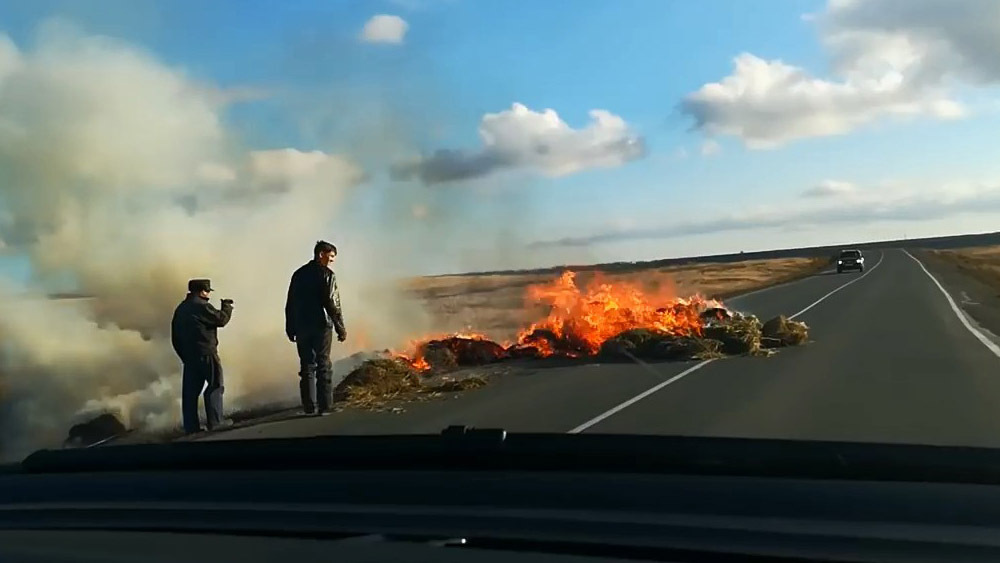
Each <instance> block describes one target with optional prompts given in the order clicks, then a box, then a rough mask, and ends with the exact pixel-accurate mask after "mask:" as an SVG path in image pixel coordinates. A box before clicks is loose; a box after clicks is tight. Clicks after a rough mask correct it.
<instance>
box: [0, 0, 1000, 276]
mask: <svg viewBox="0 0 1000 563" xmlns="http://www.w3.org/2000/svg"><path fill="white" fill-rule="evenodd" d="M53 22H57V23H59V24H60V25H65V26H72V27H73V28H74V29H76V30H79V33H83V34H86V35H88V36H97V37H109V38H113V39H114V40H115V41H117V42H120V43H121V44H123V45H128V46H129V48H132V49H136V50H139V51H141V52H144V53H146V54H147V55H148V56H149V57H150V58H152V59H154V60H155V61H157V63H158V64H162V65H164V66H165V67H168V68H171V69H176V70H177V71H178V72H181V73H183V74H184V75H185V76H186V77H188V78H189V79H190V80H191V81H192V83H196V84H199V85H203V86H204V88H205V89H206V91H210V92H213V93H214V95H217V97H218V100H219V104H220V105H223V106H224V111H223V112H222V114H221V115H222V120H223V122H224V126H225V128H226V131H227V139H228V140H227V142H228V143H230V144H231V145H233V146H238V147H240V149H243V150H247V151H265V150H278V149H285V148H289V147H292V148H294V149H295V150H296V151H302V152H309V151H324V154H332V153H338V154H345V155H348V156H349V157H350V158H351V159H352V160H353V161H354V162H356V163H357V164H358V165H359V166H360V167H361V168H362V169H363V170H364V174H365V176H364V180H363V182H362V184H363V185H362V186H361V187H362V188H363V189H359V190H357V192H355V193H352V195H351V196H350V197H347V198H346V200H344V201H342V202H340V203H339V205H340V206H342V207H341V208H340V209H339V213H338V214H337V216H336V217H335V218H334V217H333V215H331V218H330V220H329V221H328V222H327V223H326V224H316V225H315V232H316V233H317V235H316V237H315V238H333V239H335V240H337V242H338V244H339V245H341V247H342V248H344V249H350V248H351V245H352V244H356V243H358V242H359V241H361V240H364V239H366V238H368V237H370V236H371V229H372V228H377V229H378V230H379V231H380V232H386V233H393V232H397V231H398V232H399V233H400V234H399V235H397V239H395V242H394V244H399V245H407V244H412V245H413V249H412V251H413V253H414V254H418V255H420V256H421V257H422V258H421V259H420V260H417V261H414V262H407V264H406V267H405V268H403V267H402V266H400V268H401V271H400V272H399V273H407V274H416V273H442V272H450V271H460V270H478V269H494V268H508V267H533V266H546V265H554V264H567V263H569V264H573V263H583V262H604V261H618V260H642V259H654V258H663V257H678V256H691V255H703V254H714V253H725V252H738V251H751V250H762V249H769V248H787V247H795V246H803V245H814V244H838V243H849V242H858V241H863V240H878V239H887V238H898V237H902V236H908V237H911V238H912V237H918V236H936V235H947V234H959V233H967V232H983V231H994V230H997V225H998V224H1000V223H998V220H1000V159H998V158H997V157H998V156H1000V154H998V153H1000V151H998V148H997V144H996V139H997V136H996V134H995V131H998V130H1000V98H998V92H1000V90H998V88H997V86H998V82H1000V62H998V61H1000V3H992V2H982V1H979V0H868V1H861V0H830V1H829V2H826V1H821V0H797V1H792V0H786V1H778V0H776V1H771V2H744V1H742V0H728V1H723V0H706V1H703V2H687V1H668V0H619V1H615V2H610V1H596V0H550V1H547V2H527V1H520V0H518V1H516V2H512V1H510V0H371V1H360V0H358V1H348V0H344V1H325V0H324V1H321V0H299V1H291V0H290V1H287V2H280V3H279V2H266V1H263V0H214V1H213V2H201V1H194V0H171V1H166V0H163V1H159V2H155V1H148V0H95V1H87V2H84V1H82V0H79V1H68V0H62V1H56V0H31V1H8V2H4V3H2V4H0V34H3V36H4V37H5V38H7V39H8V40H9V42H11V43H12V44H13V45H15V46H16V48H17V49H18V50H19V51H20V52H22V53H31V52H32V51H33V50H35V49H41V48H42V47H41V46H43V45H44V44H45V41H46V39H45V38H46V37H47V36H46V34H45V30H46V29H48V28H49V27H51V26H52V25H54V23H53ZM2 52H3V51H2V50H0V55H2ZM3 64H4V63H3V58H2V56H0V71H2V69H3ZM0 74H2V73H0ZM3 106H4V92H3V87H2V82H0V116H2V115H3ZM2 127H3V122H2V120H0V128H2ZM234 150H235V149H234ZM212 170H219V169H218V168H213V169H212ZM216 177H217V178H219V179H220V181H231V178H233V177H235V175H234V174H233V173H231V172H230V171H228V170H226V169H221V172H218V173H217V174H216ZM7 181H16V178H14V179H11V178H8V179H7ZM7 203H9V202H7ZM4 205H5V202H4V200H3V199H2V198H0V213H3V212H4V208H3V206H4ZM11 209H16V208H15V207H9V208H8V209H7V223H8V225H10V224H13V223H12V221H13V220H12V219H11V217H10V215H11V214H12V213H13V212H12V211H10V210H11ZM0 217H2V215H0ZM15 219H16V218H15ZM13 222H16V221H13ZM2 227H3V223H2V222H0V242H2V246H3V254H2V258H0V271H2V272H3V273H4V274H5V275H7V276H8V277H11V278H13V279H15V280H20V279H24V278H26V277H28V276H30V275H31V271H32V259H31V257H30V256H29V255H28V253H27V252H25V251H23V249H22V247H21V246H20V245H19V243H18V241H17V237H16V236H14V235H12V234H11V233H10V232H8V233H6V234H5V233H4V230H3V228H2ZM414 229H416V230H417V231H419V232H417V233H416V234H414ZM10 230H11V229H10V228H8V231H10ZM348 251H349V250H348ZM414 264H416V265H414Z"/></svg>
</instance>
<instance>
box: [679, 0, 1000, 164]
mask: <svg viewBox="0 0 1000 563" xmlns="http://www.w3.org/2000/svg"><path fill="white" fill-rule="evenodd" d="M815 24H816V26H817V29H819V30H820V33H821V39H822V41H823V43H824V45H825V46H826V48H827V49H828V51H829V53H830V56H831V59H832V63H833V64H832V68H833V71H834V77H833V78H819V77H816V76H814V75H812V74H810V73H809V72H807V71H806V70H804V69H802V68H801V67H797V66H794V65H791V64H788V63H785V62H783V61H780V60H764V59H761V58H759V57H756V56H754V55H752V54H747V53H744V54H742V55H739V56H738V57H736V59H735V61H734V70H733V73H732V74H731V75H730V76H728V77H726V78H723V79H722V80H720V81H719V82H713V83H709V84H705V85H704V86H702V87H701V88H699V89H698V90H697V91H695V92H693V93H692V94H690V95H688V96H687V97H686V98H685V99H684V101H683V102H682V105H681V107H682V110H683V111H684V112H686V113H687V114H688V115H690V116H691V117H692V118H694V120H695V125H696V127H698V128H699V129H702V130H703V131H705V132H707V133H709V134H716V135H720V134H721V135H732V136H736V137H739V138H741V139H743V141H744V142H745V143H746V144H747V145H748V146H750V147H752V148H767V147H773V146H776V145H780V144H782V143H785V142H788V141H792V140H795V139H801V138H806V137H819V136H829V135H839V134H844V133H847V132H850V131H852V130H854V129H856V128H858V127H860V126H862V125H865V124H868V123H871V122H873V121H875V120H878V119H882V118H885V117H897V118H898V117H916V116H926V117H932V118H938V119H952V118H957V117H961V116H963V115H964V114H965V113H966V110H965V109H964V108H963V106H962V104H961V103H960V102H959V101H958V100H957V99H956V98H955V96H954V94H953V90H954V89H955V88H954V86H955V84H956V82H957V83H965V84H967V85H969V84H971V85H976V84H989V83H995V82H997V81H1000V3H998V2H982V1H980V0H868V1H865V2H860V1H856V0H831V1H830V2H829V4H828V5H827V7H826V10H825V11H824V12H823V13H821V14H819V15H817V16H816V17H815Z"/></svg>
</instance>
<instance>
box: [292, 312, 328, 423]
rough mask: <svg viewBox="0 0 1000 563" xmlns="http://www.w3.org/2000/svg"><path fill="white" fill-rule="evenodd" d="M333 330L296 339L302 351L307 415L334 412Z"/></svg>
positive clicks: (301, 382) (302, 388) (301, 383)
mask: <svg viewBox="0 0 1000 563" xmlns="http://www.w3.org/2000/svg"><path fill="white" fill-rule="evenodd" d="M332 345H333V331H332V330H323V331H318V332H310V333H307V334H300V335H298V336H296V338H295V347H296V348H297V349H298V352H299V378H300V379H299V395H300V396H301V397H302V408H303V409H305V411H306V412H314V411H315V410H316V408H317V407H318V408H319V410H321V411H326V410H329V409H330V405H331V404H332V403H333V383H332V382H333V362H332V361H331V360H330V348H331V346H332Z"/></svg>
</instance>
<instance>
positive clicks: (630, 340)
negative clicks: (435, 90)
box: [336, 272, 808, 405]
mask: <svg viewBox="0 0 1000 563" xmlns="http://www.w3.org/2000/svg"><path fill="white" fill-rule="evenodd" d="M527 297H528V299H529V301H532V302H534V303H538V302H542V303H547V304H548V305H549V306H550V313H549V315H548V316H547V317H546V318H545V319H543V320H541V321H539V322H537V323H534V324H532V325H531V326H529V327H527V328H526V329H524V330H523V331H521V332H520V334H518V336H517V339H516V340H515V341H514V342H507V343H503V344H501V343H498V342H495V341H493V340H490V339H489V338H487V337H486V336H484V335H480V334H458V335H449V336H442V337H437V338H431V339H426V340H422V341H418V342H414V343H413V344H412V345H411V350H412V351H411V352H410V353H409V354H405V355H404V354H395V355H389V356H387V357H381V358H375V359H370V360H367V361H365V362H363V363H361V364H360V365H359V366H358V367H357V368H355V369H354V370H353V371H352V372H351V373H350V374H349V375H348V376H347V377H346V378H345V379H344V381H343V382H341V384H340V385H338V387H337V394H336V398H337V399H338V400H341V401H346V402H349V403H352V404H357V405H367V404H373V403H377V402H380V401H384V400H386V399H392V398H396V397H400V396H402V395H405V394H413V393H420V392H427V391H430V392H435V391H441V392H450V391H455V390H462V389H466V388H474V387H478V386H481V385H483V384H485V380H483V379H481V378H479V377H472V378H469V379H464V380H457V381H451V382H445V383H438V384H437V386H436V387H435V386H433V385H429V384H428V383H427V382H428V381H430V380H429V379H428V377H435V376H440V375H441V374H444V373H448V372H452V371H455V370H458V369H462V368H467V367H474V366H484V365H487V364H492V363H495V362H501V361H505V360H512V359H523V358H547V357H562V358H602V359H617V358H628V359H635V358H641V359H646V360H705V359H714V358H721V357H724V356H736V355H750V356H757V355H769V354H771V353H773V351H774V350H773V349H774V348H779V347H784V346H797V345H800V344H804V343H805V342H806V341H807V340H808V327H807V326H806V325H805V323H802V322H798V321H793V320H790V319H788V318H786V317H784V316H779V317H776V318H774V319H771V320H769V321H767V322H766V323H763V324H762V323H761V322H760V320H758V319H757V317H755V316H752V315H744V314H741V313H737V312H733V311H730V310H729V309H727V308H726V307H725V306H724V305H723V304H722V303H720V302H718V301H715V300H710V299H705V298H702V297H700V296H695V297H692V298H689V299H681V298H677V297H674V296H672V295H649V294H647V293H646V292H644V291H642V289H641V288H638V287H635V286H631V285H625V284H610V283H596V284H592V285H591V286H590V287H587V288H586V289H585V290H581V289H580V288H579V287H577V285H576V281H575V275H574V273H573V272H565V273H564V274H563V275H562V276H561V277H560V278H558V279H557V280H555V281H554V282H553V283H551V284H547V285H538V286H532V287H529V288H528V295H527Z"/></svg>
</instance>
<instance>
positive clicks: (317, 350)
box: [285, 240, 347, 415]
mask: <svg viewBox="0 0 1000 563" xmlns="http://www.w3.org/2000/svg"><path fill="white" fill-rule="evenodd" d="M336 258H337V247H336V246H334V245H332V244H330V243H329V242H326V241H322V240H321V241H319V242H317V243H316V246H315V247H313V259H312V260H311V261H309V262H308V263H307V264H305V265H304V266H302V267H301V268H299V269H298V270H295V273H294V274H292V281H291V282H290V283H289V284H288V300H287V301H286V302H285V334H286V335H287V336H288V339H289V340H291V341H292V342H294V343H295V347H296V349H297V350H298V353H299V378H300V379H299V392H300V396H301V398H302V408H303V410H304V411H305V413H306V414H320V415H324V414H327V413H328V412H329V411H330V405H331V403H332V402H333V381H332V379H333V362H332V361H331V360H330V348H331V346H332V344H333V332H334V331H336V333H337V340H339V341H340V342H343V341H344V340H346V339H347V329H346V328H344V314H343V311H342V310H341V308H340V292H339V291H338V289H337V278H336V276H334V275H333V270H331V266H333V261H334V260H335V259H336Z"/></svg>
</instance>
